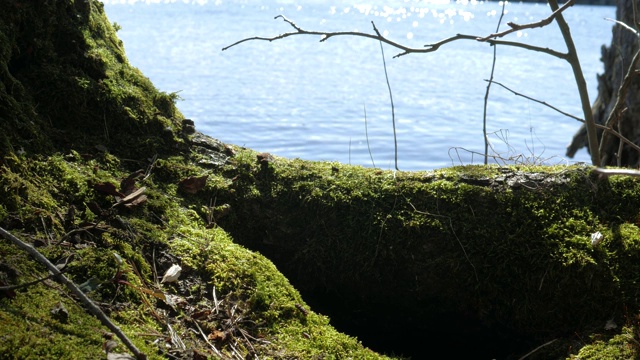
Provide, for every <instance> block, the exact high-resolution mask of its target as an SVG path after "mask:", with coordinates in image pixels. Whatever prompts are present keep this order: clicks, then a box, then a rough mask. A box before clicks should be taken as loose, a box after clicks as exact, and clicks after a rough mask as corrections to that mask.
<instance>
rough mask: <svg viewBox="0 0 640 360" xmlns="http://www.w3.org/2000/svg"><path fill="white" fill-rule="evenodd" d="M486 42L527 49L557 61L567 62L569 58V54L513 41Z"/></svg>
mask: <svg viewBox="0 0 640 360" xmlns="http://www.w3.org/2000/svg"><path fill="white" fill-rule="evenodd" d="M487 42H488V43H489V44H491V45H507V46H513V47H520V48H523V49H527V50H532V51H537V52H541V53H545V54H548V55H551V56H555V57H557V58H559V59H563V60H567V59H568V58H569V54H567V53H561V52H559V51H555V50H552V49H549V48H543V47H539V46H534V45H529V44H523V43H519V42H515V41H505V40H487Z"/></svg>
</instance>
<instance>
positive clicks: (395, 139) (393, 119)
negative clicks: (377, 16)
mask: <svg viewBox="0 0 640 360" xmlns="http://www.w3.org/2000/svg"><path fill="white" fill-rule="evenodd" d="M371 24H373V21H372V22H371ZM373 30H374V31H375V32H376V34H378V35H379V36H382V35H380V32H379V31H378V28H376V25H375V24H373ZM380 52H382V66H383V67H384V78H385V79H386V80H387V89H389V100H390V102H391V124H393V150H394V151H393V153H394V155H395V157H394V159H395V165H396V170H397V171H400V169H398V137H397V134H396V111H395V107H394V105H393V93H392V92H391V84H390V83H389V74H387V61H386V60H385V59H384V48H383V47H382V41H381V42H380Z"/></svg>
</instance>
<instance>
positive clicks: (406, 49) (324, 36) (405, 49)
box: [222, 0, 573, 59]
mask: <svg viewBox="0 0 640 360" xmlns="http://www.w3.org/2000/svg"><path fill="white" fill-rule="evenodd" d="M572 1H573V0H572ZM274 19H282V20H283V21H284V22H286V23H287V24H289V25H290V26H291V27H292V28H293V29H294V30H295V31H290V32H286V33H282V34H280V35H277V36H274V37H263V36H254V37H250V38H246V39H242V40H239V41H236V42H235V43H233V44H231V45H228V46H225V47H223V48H222V51H224V50H227V49H230V48H232V47H234V46H236V45H239V44H242V43H244V42H247V41H252V40H262V41H269V42H272V41H275V40H280V39H284V38H287V37H289V36H293V35H317V36H320V42H324V41H327V40H328V39H329V38H332V37H336V36H358V37H364V38H368V39H373V40H378V41H381V42H383V43H385V44H387V45H391V46H393V47H394V48H396V49H399V50H402V51H401V52H400V53H398V54H396V55H395V56H393V57H394V58H398V57H401V56H404V55H407V54H411V53H429V52H433V51H436V50H438V49H439V48H440V47H441V46H442V45H445V44H448V43H450V42H453V41H456V40H473V41H483V42H487V43H489V44H491V45H507V46H515V47H521V48H524V49H528V50H534V51H539V52H543V53H546V54H549V55H552V56H555V57H558V58H560V59H566V58H567V54H564V53H561V52H558V51H554V50H551V49H548V48H541V47H537V46H532V45H527V44H522V43H518V42H514V41H500V40H493V39H491V38H490V37H491V35H490V36H489V37H487V38H486V40H485V38H480V37H478V36H477V35H466V34H456V35H455V36H451V37H449V38H446V39H442V40H440V41H438V42H435V43H433V44H426V45H424V47H422V48H414V47H410V46H406V45H402V44H400V43H397V42H395V41H393V40H390V39H388V38H386V37H385V36H384V35H382V34H381V33H380V31H379V30H378V28H377V27H376V24H375V23H374V22H373V21H372V22H371V25H372V26H373V31H374V32H375V34H370V33H364V32H360V31H337V32H326V31H310V30H305V29H303V28H301V27H300V26H298V25H296V23H294V22H293V21H292V20H289V19H288V18H287V17H285V16H284V15H278V16H276V17H274Z"/></svg>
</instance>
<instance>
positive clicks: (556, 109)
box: [484, 79, 606, 129]
mask: <svg viewBox="0 0 640 360" xmlns="http://www.w3.org/2000/svg"><path fill="white" fill-rule="evenodd" d="M484 81H487V82H490V83H494V84H496V85H500V86H501V87H503V88H505V89H506V90H508V91H510V92H511V93H512V94H514V95H516V96H521V97H523V98H525V99H527V100H531V101H534V102H537V103H538V104H542V105H544V106H547V107H549V108H551V109H553V110H555V111H557V112H559V113H560V114H562V115H564V116H567V117H570V118H572V119H574V120H578V121H580V122H582V123H584V120H583V119H581V118H579V117H577V116H575V115H571V114H569V113H567V112H564V111H562V110H560V109H558V108H557V107H555V106H553V105H550V104H548V103H546V102H544V101H542V100H538V99H535V98H532V97H530V96H527V95H524V94H521V93H519V92H516V91H514V90H512V89H510V88H509V87H507V86H506V85H504V84H502V83H499V82H497V81H493V80H486V79H485V80H484ZM600 126H601V128H602V129H605V128H606V127H605V126H602V125H600Z"/></svg>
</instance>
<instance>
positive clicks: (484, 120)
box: [482, 1, 507, 165]
mask: <svg viewBox="0 0 640 360" xmlns="http://www.w3.org/2000/svg"><path fill="white" fill-rule="evenodd" d="M506 5H507V2H506V1H505V2H503V3H502V11H501V12H500V18H499V19H498V25H497V26H496V32H497V31H498V30H499V29H500V24H501V23H502V18H503V17H504V7H505V6H506ZM497 50H498V46H496V45H494V46H493V61H492V63H491V75H490V76H489V84H487V91H486V92H485V93H484V110H483V113H482V135H484V164H485V165H487V163H488V161H489V137H488V136H487V104H488V103H489V90H490V89H491V81H493V74H494V72H495V70H496V58H497Z"/></svg>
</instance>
